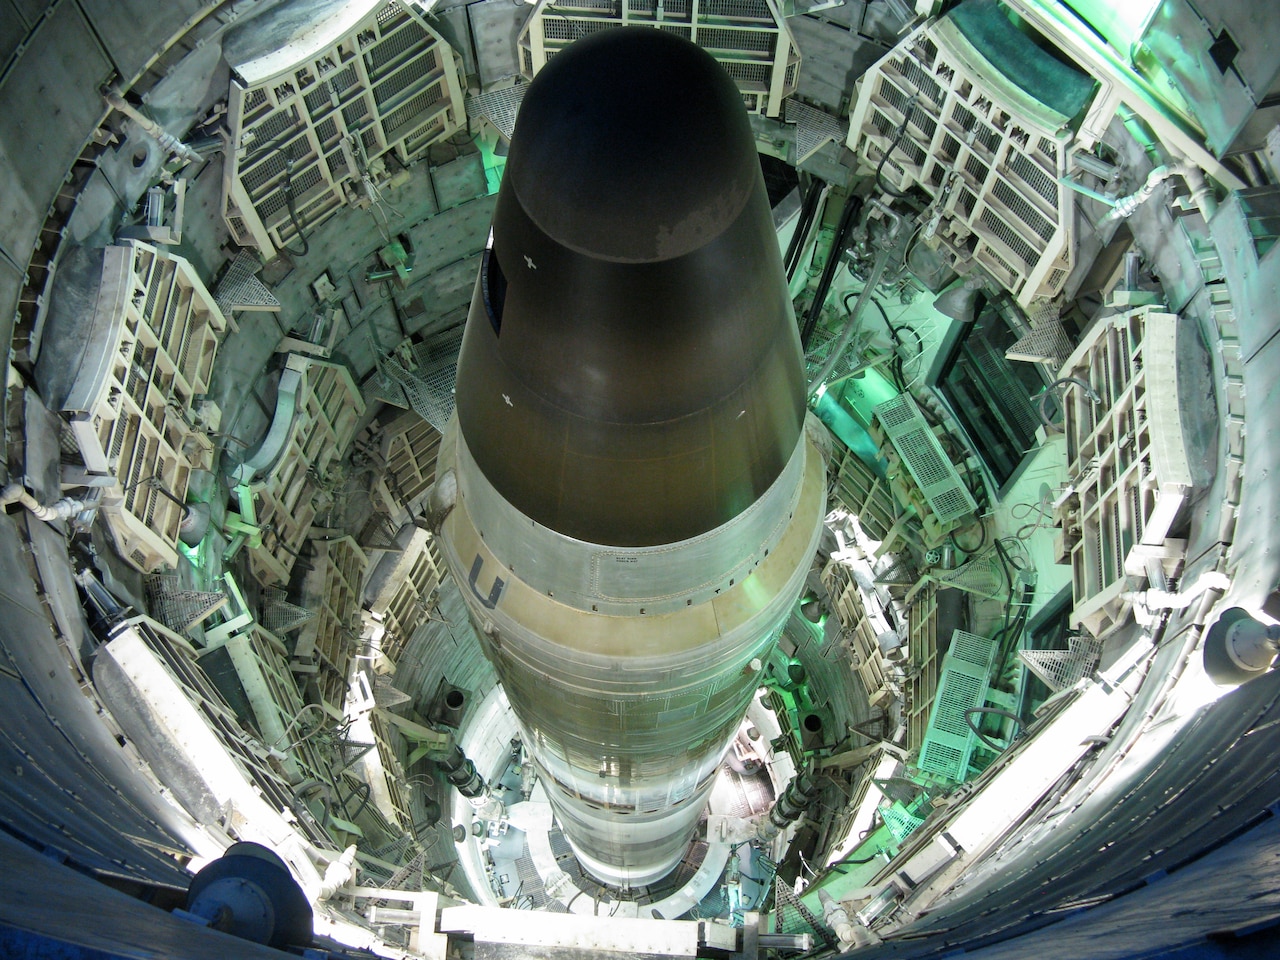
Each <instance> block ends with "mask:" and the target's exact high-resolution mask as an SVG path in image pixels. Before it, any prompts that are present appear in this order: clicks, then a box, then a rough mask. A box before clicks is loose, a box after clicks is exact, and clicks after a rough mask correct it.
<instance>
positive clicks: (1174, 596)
mask: <svg viewBox="0 0 1280 960" xmlns="http://www.w3.org/2000/svg"><path fill="white" fill-rule="evenodd" d="M1230 587H1231V578H1230V577H1228V576H1227V575H1226V574H1225V573H1218V572H1217V571H1216V570H1210V571H1208V572H1207V573H1202V574H1201V575H1200V578H1199V579H1198V580H1196V582H1195V583H1193V584H1192V585H1191V586H1189V587H1187V589H1185V590H1182V591H1179V592H1178V593H1171V592H1169V591H1168V590H1155V589H1152V590H1139V591H1127V592H1125V593H1122V594H1120V599H1122V600H1125V601H1127V602H1129V603H1132V604H1134V605H1135V606H1141V607H1145V608H1146V609H1147V610H1185V609H1186V608H1187V607H1189V606H1191V603H1192V601H1193V600H1195V599H1196V598H1197V597H1199V596H1200V595H1201V594H1203V593H1205V592H1206V591H1209V590H1217V591H1220V592H1225V591H1227V590H1228V589H1230Z"/></svg>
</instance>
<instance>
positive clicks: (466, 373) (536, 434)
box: [457, 27, 804, 546]
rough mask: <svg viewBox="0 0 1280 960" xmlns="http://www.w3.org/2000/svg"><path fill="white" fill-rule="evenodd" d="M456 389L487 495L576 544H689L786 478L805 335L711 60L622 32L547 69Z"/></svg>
mask: <svg viewBox="0 0 1280 960" xmlns="http://www.w3.org/2000/svg"><path fill="white" fill-rule="evenodd" d="M457 385H458V386H457V411H458V423H459V427H460V431H461V435H462V437H463V438H464V440H465V442H466V444H467V447H468V449H469V451H470V453H471V456H472V457H473V458H474V460H475V463H476V465H477V467H478V468H479V470H480V471H481V472H482V473H483V474H484V476H485V477H486V478H487V480H488V481H489V483H490V484H491V485H492V486H493V488H494V489H495V490H496V491H497V492H498V493H499V494H500V495H501V496H502V497H504V498H505V499H506V500H507V501H508V502H509V503H510V504H511V505H512V506H514V507H515V508H516V509H518V510H519V511H520V512H522V513H523V514H524V515H526V516H527V517H529V518H531V519H532V520H534V521H536V522H537V523H540V524H542V525H544V526H546V527H549V528H550V529H552V530H555V531H557V532H558V533H561V534H564V535H565V536H569V537H572V538H575V539H578V540H585V541H588V542H591V543H598V544H608V545H616V546H650V545H654V544H664V543H674V542H678V541H681V540H686V539H689V538H691V537H695V536H698V535H700V534H702V533H705V532H707V531H709V530H712V529H714V528H716V527H718V526H720V525H722V524H724V523H726V522H728V521H729V520H731V519H733V518H734V517H735V516H737V515H738V514H739V513H740V512H742V511H743V510H744V509H746V508H747V507H748V506H749V505H750V504H752V503H754V502H755V501H756V500H757V499H758V498H759V497H760V496H761V495H762V494H763V493H764V492H765V491H766V490H767V489H768V488H769V486H770V485H771V484H772V483H773V481H774V480H775V479H777V477H778V476H779V474H780V473H781V472H782V469H783V467H784V466H785V465H786V463H787V461H788V458H789V457H790V455H791V453H792V451H793V450H794V449H795V446H796V442H797V439H798V437H799V435H800V429H801V424H802V422H803V415H804V377H803V368H802V362H801V354H800V345H799V336H798V333H797V331H796V328H795V318H794V314H793V313H792V309H791V303H790V298H789V297H788V294H787V289H786V282H785V279H784V277H783V273H782V263H781V255H780V253H779V250H778V242H777V236H776V233H775V231H774V227H773V219H772V215H771V212H770V209H769V202H768V195H767V193H766V191H765V187H764V178H763V176H762V174H761V172H760V164H759V157H758V155H757V153H756V150H755V143H754V139H753V136H752V134H751V128H750V124H749V122H748V120H747V116H746V111H745V109H744V108H743V105H742V99H741V95H740V94H739V92H738V90H737V88H736V86H735V85H734V83H733V81H732V80H730V79H729V77H728V76H727V75H726V74H725V73H724V71H723V70H722V69H721V67H720V65H719V64H718V63H716V61H715V60H714V59H713V58H712V57H711V56H710V55H709V54H707V53H706V52H705V51H703V50H701V49H700V48H698V47H697V46H695V45H694V44H692V43H689V42H688V41H686V40H683V39H681V38H679V37H676V36H673V35H670V34H667V33H664V32H662V31H659V30H654V29H649V28H638V27H637V28H618V29H613V30H608V31H604V32H602V33H600V34H596V35H593V36H591V37H588V38H587V39H585V40H580V41H578V42H576V43H574V44H572V45H571V46H570V47H569V48H568V49H566V50H565V51H563V52H561V53H559V54H557V55H556V57H555V59H554V60H553V61H552V62H551V63H550V64H548V66H547V67H546V68H545V69H544V70H543V71H542V72H541V73H539V75H538V76H537V78H536V79H535V80H534V81H533V83H532V84H531V85H530V87H529V91H528V93H527V94H526V96H525V99H524V103H523V105H522V107H521V112H520V117H519V120H518V122H517V124H516V129H515V133H514V135H513V138H512V145H511V152H510V156H509V159H508V164H507V169H506V173H505V175H504V180H503V184H502V188H501V190H500V191H499V194H498V202H497V206H496V208H495V212H494V220H493V242H492V246H491V249H490V250H488V251H487V253H486V256H485V264H484V267H483V269H482V271H481V276H480V278H479V280H478V282H477V293H476V296H475V298H474V300H473V302H472V308H471V314H470V317H469V318H468V321H467V330H466V334H465V337H464V340H463V346H462V352H461V354H460V356H459V362H458V378H457Z"/></svg>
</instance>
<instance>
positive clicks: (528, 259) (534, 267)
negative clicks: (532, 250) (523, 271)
mask: <svg viewBox="0 0 1280 960" xmlns="http://www.w3.org/2000/svg"><path fill="white" fill-rule="evenodd" d="M524 262H525V263H527V264H528V265H529V269H530V270H537V269H538V265H537V264H536V263H534V262H533V257H531V256H529V255H528V254H527V253H526V254H525V255H524Z"/></svg>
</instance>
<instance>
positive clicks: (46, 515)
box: [0, 483, 88, 521]
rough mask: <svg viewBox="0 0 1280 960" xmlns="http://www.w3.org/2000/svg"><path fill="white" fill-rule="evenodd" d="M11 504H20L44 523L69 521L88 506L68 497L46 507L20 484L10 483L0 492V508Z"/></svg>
mask: <svg viewBox="0 0 1280 960" xmlns="http://www.w3.org/2000/svg"><path fill="white" fill-rule="evenodd" d="M11 503H20V504H22V506H24V507H26V508H27V509H28V510H30V511H31V512H32V513H33V514H35V515H36V516H37V517H38V518H39V519H41V520H44V521H50V520H70V519H71V518H72V517H74V516H75V515H76V514H77V513H80V512H82V511H84V510H87V509H88V504H86V503H85V502H84V501H83V500H73V499H71V498H70V497H63V498H62V499H61V500H59V501H58V502H57V503H55V504H52V505H50V506H46V505H45V504H43V503H41V502H40V501H39V500H37V499H36V498H35V497H33V496H32V495H31V494H30V493H29V492H28V491H27V489H26V488H25V487H23V486H22V484H20V483H11V484H9V485H8V486H7V487H5V488H4V490H3V491H0V508H4V507H7V506H9V505H10V504H11Z"/></svg>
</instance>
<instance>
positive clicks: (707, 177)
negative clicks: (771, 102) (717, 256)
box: [506, 27, 759, 263]
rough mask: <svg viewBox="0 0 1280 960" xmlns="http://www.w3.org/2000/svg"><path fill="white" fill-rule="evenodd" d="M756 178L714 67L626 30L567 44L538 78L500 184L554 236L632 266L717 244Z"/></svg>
mask: <svg viewBox="0 0 1280 960" xmlns="http://www.w3.org/2000/svg"><path fill="white" fill-rule="evenodd" d="M758 170H759V162H758V160H757V159H756V153H755V147H754V142H753V138H752V134H751V125H750V124H749V123H748V121H747V115H746V111H745V110H743V108H742V96H741V94H740V93H739V92H738V89H737V87H736V86H735V85H734V83H733V81H732V80H730V79H729V77H728V75H727V74H726V73H725V72H724V70H723V69H722V68H721V67H720V65H719V64H718V63H717V62H716V61H715V59H714V58H713V57H712V56H711V55H710V54H708V53H706V52H705V51H704V50H702V49H701V48H700V47H697V46H695V45H694V44H692V43H688V42H687V41H683V40H681V39H680V38H678V37H676V36H673V35H672V34H669V33H665V32H663V31H661V30H654V29H649V28H642V27H633V28H630V29H615V30H606V31H603V32H601V33H598V34H595V35H593V36H591V37H588V38H587V39H585V40H581V41H578V42H577V43H574V44H573V45H572V46H570V47H569V48H568V49H567V50H566V51H564V52H563V53H560V54H557V55H556V57H555V59H554V60H552V61H551V62H550V63H549V64H548V65H547V67H546V68H545V69H544V70H543V71H542V73H540V74H539V75H538V78H537V82H536V83H535V84H533V86H532V87H531V88H530V89H529V92H528V94H527V96H526V97H525V100H524V103H523V105H522V106H521V108H520V117H519V120H518V122H517V124H516V130H515V135H514V136H513V138H512V142H511V152H510V156H509V159H508V162H507V172H506V176H507V178H508V179H509V181H510V183H511V185H512V188H513V189H514V190H515V193H516V196H517V197H519V199H520V204H521V206H522V207H523V208H524V210H525V211H526V212H527V213H528V215H529V217H530V219H532V220H533V222H534V223H535V224H537V225H538V227H540V228H541V229H542V230H543V231H544V232H545V233H546V234H547V236H548V237H550V238H551V239H553V240H555V241H557V242H558V243H561V244H563V245H564V246H566V247H568V248H570V249H571V250H575V251H577V252H579V253H583V254H586V255H588V256H591V257H598V258H600V259H602V260H615V261H620V262H624V263H638V262H648V261H654V260H667V259H671V258H672V257H677V256H680V255H682V254H685V253H688V252H689V251H691V250H694V249H696V248H698V247H701V246H702V245H703V244H705V243H706V242H708V241H709V240H711V239H713V238H714V237H716V236H718V235H719V234H720V233H721V232H723V231H724V229H725V228H726V227H728V226H729V225H730V224H731V223H732V222H733V221H734V219H736V217H737V216H738V214H739V213H740V212H741V210H742V207H743V204H745V203H746V202H747V198H748V197H749V196H750V195H751V192H752V188H753V187H754V186H755V179H756V176H757V173H758Z"/></svg>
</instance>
